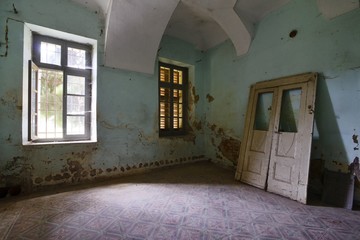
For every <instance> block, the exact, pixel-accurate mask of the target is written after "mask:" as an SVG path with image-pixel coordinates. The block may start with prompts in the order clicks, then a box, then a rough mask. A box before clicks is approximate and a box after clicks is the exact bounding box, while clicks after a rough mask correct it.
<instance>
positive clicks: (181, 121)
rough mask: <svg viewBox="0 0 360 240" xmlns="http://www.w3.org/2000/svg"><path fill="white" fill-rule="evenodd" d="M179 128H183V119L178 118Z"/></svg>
mask: <svg viewBox="0 0 360 240" xmlns="http://www.w3.org/2000/svg"><path fill="white" fill-rule="evenodd" d="M179 128H183V119H182V118H179Z"/></svg>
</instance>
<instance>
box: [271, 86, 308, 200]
mask: <svg viewBox="0 0 360 240" xmlns="http://www.w3.org/2000/svg"><path fill="white" fill-rule="evenodd" d="M314 81H315V80H314ZM314 81H308V82H305V83H300V84H292V85H287V86H282V87H279V91H278V100H277V102H278V105H277V109H276V111H275V112H276V114H275V126H274V130H275V131H274V134H273V141H272V147H271V156H270V164H269V175H268V186H267V190H268V191H269V192H274V193H277V194H280V195H283V196H287V197H289V198H291V199H294V200H297V201H299V202H302V203H306V198H307V184H308V174H309V163H310V150H311V141H312V132H313V120H314V114H313V110H314V100H315V82H314Z"/></svg>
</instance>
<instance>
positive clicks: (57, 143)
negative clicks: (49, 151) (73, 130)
mask: <svg viewBox="0 0 360 240" xmlns="http://www.w3.org/2000/svg"><path fill="white" fill-rule="evenodd" d="M87 143H97V140H84V141H63V142H29V141H27V142H23V146H41V145H63V144H87Z"/></svg>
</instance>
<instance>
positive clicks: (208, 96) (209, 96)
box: [206, 93, 215, 103]
mask: <svg viewBox="0 0 360 240" xmlns="http://www.w3.org/2000/svg"><path fill="white" fill-rule="evenodd" d="M206 99H207V101H208V102H209V103H211V102H212V101H214V100H215V98H214V97H213V96H211V95H210V94H209V93H208V94H206Z"/></svg>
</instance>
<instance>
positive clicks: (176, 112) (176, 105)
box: [173, 103, 179, 117]
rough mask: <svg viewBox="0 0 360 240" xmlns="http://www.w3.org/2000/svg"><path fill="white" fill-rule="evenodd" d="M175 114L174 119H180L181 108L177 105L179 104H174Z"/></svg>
mask: <svg viewBox="0 0 360 240" xmlns="http://www.w3.org/2000/svg"><path fill="white" fill-rule="evenodd" d="M173 113H174V117H178V116H179V107H178V104H177V103H174V106H173Z"/></svg>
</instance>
